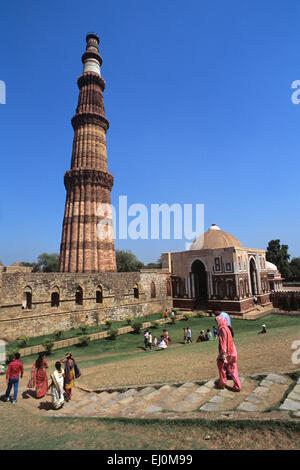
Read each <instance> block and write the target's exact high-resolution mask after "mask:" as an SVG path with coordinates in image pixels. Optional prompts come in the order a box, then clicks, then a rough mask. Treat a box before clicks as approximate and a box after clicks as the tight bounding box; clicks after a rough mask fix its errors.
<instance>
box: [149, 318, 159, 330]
mask: <svg viewBox="0 0 300 470" xmlns="http://www.w3.org/2000/svg"><path fill="white" fill-rule="evenodd" d="M159 327H160V323H159V322H158V321H157V320H156V321H153V322H152V323H151V328H155V329H156V328H159Z"/></svg>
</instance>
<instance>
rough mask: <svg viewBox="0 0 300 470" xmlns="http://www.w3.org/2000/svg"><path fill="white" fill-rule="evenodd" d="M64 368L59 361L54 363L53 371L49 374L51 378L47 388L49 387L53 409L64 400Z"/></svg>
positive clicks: (58, 406)
mask: <svg viewBox="0 0 300 470" xmlns="http://www.w3.org/2000/svg"><path fill="white" fill-rule="evenodd" d="M64 377H65V374H64V369H63V368H62V366H61V363H60V362H59V361H57V362H56V363H55V371H54V372H53V374H51V375H50V378H51V380H52V382H51V384H50V386H49V388H50V387H51V396H52V404H53V408H54V409H55V410H58V409H59V408H61V407H62V406H63V404H64V402H65V400H64Z"/></svg>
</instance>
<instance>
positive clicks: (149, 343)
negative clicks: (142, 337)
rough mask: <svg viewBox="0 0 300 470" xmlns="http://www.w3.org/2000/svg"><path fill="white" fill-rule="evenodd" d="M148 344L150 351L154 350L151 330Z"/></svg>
mask: <svg viewBox="0 0 300 470" xmlns="http://www.w3.org/2000/svg"><path fill="white" fill-rule="evenodd" d="M148 346H149V349H150V351H152V334H151V331H150V332H149V336H148Z"/></svg>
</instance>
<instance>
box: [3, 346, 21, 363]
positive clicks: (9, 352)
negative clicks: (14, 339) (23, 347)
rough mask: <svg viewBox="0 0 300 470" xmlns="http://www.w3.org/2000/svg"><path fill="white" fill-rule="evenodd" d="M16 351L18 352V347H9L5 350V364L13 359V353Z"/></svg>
mask: <svg viewBox="0 0 300 470" xmlns="http://www.w3.org/2000/svg"><path fill="white" fill-rule="evenodd" d="M17 352H19V348H11V349H7V350H6V364H8V363H9V362H11V361H13V360H14V358H15V354H16V353H17Z"/></svg>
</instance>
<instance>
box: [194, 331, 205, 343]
mask: <svg viewBox="0 0 300 470" xmlns="http://www.w3.org/2000/svg"><path fill="white" fill-rule="evenodd" d="M201 341H205V334H204V330H201V332H200V335H199V336H198V338H197V341H196V343H201Z"/></svg>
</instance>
